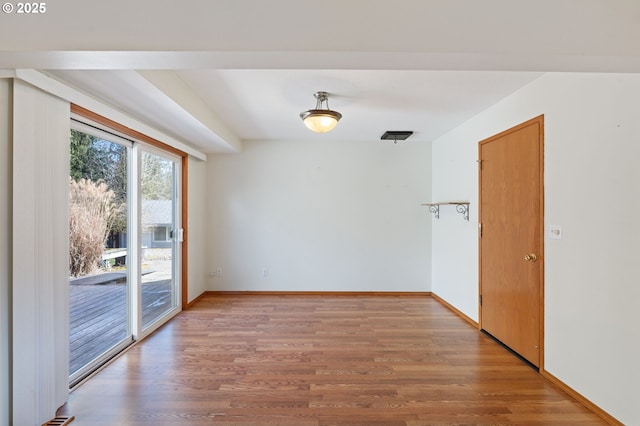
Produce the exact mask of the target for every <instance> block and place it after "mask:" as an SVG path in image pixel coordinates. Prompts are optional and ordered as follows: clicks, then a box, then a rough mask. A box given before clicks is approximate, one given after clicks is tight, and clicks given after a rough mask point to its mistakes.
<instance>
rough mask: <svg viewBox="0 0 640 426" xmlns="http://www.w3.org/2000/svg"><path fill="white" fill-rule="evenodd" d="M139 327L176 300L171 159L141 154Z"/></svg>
mask: <svg viewBox="0 0 640 426" xmlns="http://www.w3.org/2000/svg"><path fill="white" fill-rule="evenodd" d="M140 176H141V177H140V179H141V186H140V194H141V198H142V200H141V222H142V227H141V231H142V240H141V242H142V251H141V254H142V256H141V260H142V264H141V273H142V326H143V328H146V327H148V326H149V325H151V324H152V323H153V322H155V321H156V320H157V319H158V318H160V317H162V316H163V315H164V314H166V313H167V312H169V311H170V310H172V309H173V308H175V307H176V306H177V300H176V298H175V275H174V259H175V245H176V242H175V239H174V238H172V234H173V230H174V229H176V225H175V217H176V216H175V204H176V203H175V166H174V162H173V161H172V160H169V159H167V158H164V157H161V156H159V155H155V154H151V153H148V152H143V153H142V168H141V173H140Z"/></svg>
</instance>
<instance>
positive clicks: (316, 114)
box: [300, 92, 342, 133]
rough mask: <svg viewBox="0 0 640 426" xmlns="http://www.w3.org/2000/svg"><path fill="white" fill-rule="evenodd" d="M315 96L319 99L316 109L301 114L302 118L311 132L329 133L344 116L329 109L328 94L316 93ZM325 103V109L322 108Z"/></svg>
mask: <svg viewBox="0 0 640 426" xmlns="http://www.w3.org/2000/svg"><path fill="white" fill-rule="evenodd" d="M313 96H315V97H316V99H317V101H316V108H315V109H310V110H308V111H305V112H301V113H300V118H302V121H304V125H305V126H307V127H308V128H309V130H311V131H313V132H316V133H325V132H328V131H330V130H332V129H333V128H334V127H336V124H338V121H339V120H340V119H341V118H342V114H340V113H339V112H338V111H332V110H330V109H329V94H328V93H327V92H316V93H314V94H313ZM323 103H324V104H325V108H324V109H323V108H322V104H323Z"/></svg>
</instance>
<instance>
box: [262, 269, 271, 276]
mask: <svg viewBox="0 0 640 426" xmlns="http://www.w3.org/2000/svg"><path fill="white" fill-rule="evenodd" d="M268 276H269V269H268V268H262V277H263V278H267V277H268Z"/></svg>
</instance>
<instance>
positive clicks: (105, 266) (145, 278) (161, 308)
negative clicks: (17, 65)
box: [69, 119, 182, 386]
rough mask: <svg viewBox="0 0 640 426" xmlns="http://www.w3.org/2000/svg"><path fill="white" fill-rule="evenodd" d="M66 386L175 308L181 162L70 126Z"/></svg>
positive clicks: (105, 134)
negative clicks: (67, 366)
mask: <svg viewBox="0 0 640 426" xmlns="http://www.w3.org/2000/svg"><path fill="white" fill-rule="evenodd" d="M70 154H71V155H70V170H71V172H70V179H69V190H70V199H69V218H70V220H69V242H70V252H69V289H70V291H69V294H70V312H69V314H70V315H69V317H70V318H69V319H70V336H69V337H70V348H69V350H70V363H69V370H70V383H71V385H72V386H73V385H74V384H75V383H77V382H78V381H80V380H82V379H83V378H84V377H86V376H87V375H88V374H89V373H91V372H92V371H93V370H95V369H96V368H97V367H99V366H100V365H102V364H104V363H105V362H106V361H107V360H108V359H110V358H111V357H113V356H114V355H115V354H116V353H118V352H119V351H121V350H123V349H124V348H125V347H127V346H128V345H129V344H131V343H132V342H133V341H135V340H137V339H140V338H142V337H144V336H145V335H147V334H149V333H151V332H152V331H153V330H155V329H156V328H157V327H159V326H160V325H162V324H163V323H164V322H165V321H167V320H168V319H169V318H170V317H172V316H173V315H175V314H176V313H177V312H178V311H179V310H180V308H181V307H180V302H179V301H180V282H179V281H180V276H181V274H180V270H181V269H180V268H181V263H180V252H181V251H180V244H181V240H182V231H181V223H180V219H181V217H180V212H181V207H180V202H181V196H180V195H181V194H180V188H181V182H180V177H181V158H180V157H178V156H174V155H172V154H169V153H166V152H164V151H162V150H160V149H156V148H154V147H152V146H149V145H146V144H143V143H140V142H138V141H134V140H129V139H126V138H124V137H121V136H118V135H115V134H112V133H110V132H108V131H106V130H105V129H100V128H98V127H97V126H95V125H93V124H91V125H90V124H87V123H84V122H81V121H77V120H75V119H74V120H73V121H72V131H71V137H70Z"/></svg>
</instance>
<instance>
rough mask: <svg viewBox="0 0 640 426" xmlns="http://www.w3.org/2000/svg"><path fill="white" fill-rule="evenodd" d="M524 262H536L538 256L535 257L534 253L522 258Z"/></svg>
mask: <svg viewBox="0 0 640 426" xmlns="http://www.w3.org/2000/svg"><path fill="white" fill-rule="evenodd" d="M524 260H526V261H529V262H535V261H536V260H538V256H536V254H535V253H531V254H527V255H525V256H524Z"/></svg>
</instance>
